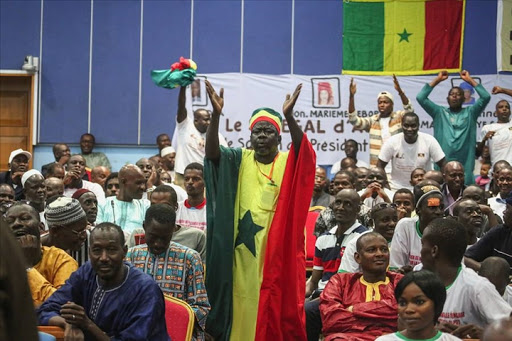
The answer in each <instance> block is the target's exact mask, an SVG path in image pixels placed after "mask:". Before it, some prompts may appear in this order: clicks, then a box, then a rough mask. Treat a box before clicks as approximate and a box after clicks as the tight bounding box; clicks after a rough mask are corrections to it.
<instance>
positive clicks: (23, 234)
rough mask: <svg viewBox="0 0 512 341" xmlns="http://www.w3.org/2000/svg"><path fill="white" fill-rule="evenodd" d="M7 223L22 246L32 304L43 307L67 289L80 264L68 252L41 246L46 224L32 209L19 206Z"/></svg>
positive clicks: (24, 205) (9, 211)
mask: <svg viewBox="0 0 512 341" xmlns="http://www.w3.org/2000/svg"><path fill="white" fill-rule="evenodd" d="M5 221H6V222H7V225H8V226H9V228H10V229H11V231H12V233H13V234H14V236H15V237H16V239H17V240H18V242H19V243H20V245H21V249H22V250H23V254H24V256H25V264H26V268H27V277H28V282H29V286H30V291H31V292H32V300H33V301H34V305H35V306H39V305H40V304H41V303H43V302H44V301H45V300H47V299H48V297H50V296H51V295H52V294H53V293H54V292H55V291H56V290H57V289H58V288H60V287H61V286H63V285H64V282H66V280H67V279H68V278H69V276H70V275H71V274H72V273H73V272H74V271H76V269H78V264H77V263H76V261H75V260H74V259H73V258H71V256H70V255H68V254H67V253H66V252H65V251H64V250H61V249H59V248H56V247H46V246H41V241H40V235H39V230H40V228H41V227H42V223H41V221H40V220H39V214H38V213H37V211H36V210H35V208H33V207H32V206H30V205H27V204H22V203H15V204H14V205H13V206H12V207H11V208H9V210H7V213H6V215H5Z"/></svg>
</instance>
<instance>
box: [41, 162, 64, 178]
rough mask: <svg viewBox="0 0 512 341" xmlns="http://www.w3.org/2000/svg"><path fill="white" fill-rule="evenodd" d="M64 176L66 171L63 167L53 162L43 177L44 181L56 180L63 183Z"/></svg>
mask: <svg viewBox="0 0 512 341" xmlns="http://www.w3.org/2000/svg"><path fill="white" fill-rule="evenodd" d="M65 176H66V170H65V169H64V166H63V165H61V164H60V163H57V162H54V163H51V164H50V165H49V166H48V168H47V169H46V174H45V176H44V177H45V178H46V179H51V178H57V179H60V180H63V181H64V177H65ZM68 181H69V180H68Z"/></svg>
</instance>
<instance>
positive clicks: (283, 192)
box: [205, 81, 315, 341]
mask: <svg viewBox="0 0 512 341" xmlns="http://www.w3.org/2000/svg"><path fill="white" fill-rule="evenodd" d="M205 83H206V89H207V91H208V95H209V97H210V100H211V103H212V107H213V113H212V118H211V123H210V126H209V128H208V131H207V133H206V158H205V182H206V197H207V199H206V203H207V225H208V230H207V247H206V250H207V251H206V287H207V291H208V297H209V300H210V303H211V306H212V310H211V312H210V314H209V316H208V320H207V322H206V331H207V332H208V333H209V334H210V335H212V336H213V337H215V340H217V341H219V340H220V341H225V340H232V341H251V340H276V341H279V340H299V341H300V340H306V333H305V315H304V297H305V283H306V278H305V274H306V271H305V269H306V268H305V254H304V252H305V248H304V226H305V222H306V216H307V211H308V208H309V201H310V199H311V195H312V193H313V185H314V176H315V153H314V151H313V149H312V146H311V143H310V142H309V141H308V139H307V137H306V135H305V134H304V133H303V132H302V130H301V128H300V127H299V125H298V124H297V122H296V121H295V119H294V118H293V107H294V105H295V103H296V101H297V98H298V97H299V94H300V90H301V88H302V85H301V84H300V85H299V86H297V88H296V89H295V92H294V93H293V95H292V96H290V95H287V96H286V100H285V102H284V104H283V114H284V117H285V119H286V122H287V124H288V129H289V131H290V134H291V138H292V147H291V149H290V151H289V152H280V151H279V149H278V146H279V143H280V142H281V136H280V132H281V130H282V117H281V115H280V114H279V113H277V112H276V111H274V110H272V109H269V108H262V109H257V110H255V111H254V113H253V114H252V116H251V119H250V129H251V145H252V146H253V149H252V150H248V149H243V148H225V147H221V146H219V140H218V129H219V117H220V115H221V112H222V108H223V105H224V98H223V96H224V90H223V89H221V90H220V92H219V94H217V93H216V92H215V90H214V89H213V87H212V85H211V84H210V83H209V82H208V81H206V82H205Z"/></svg>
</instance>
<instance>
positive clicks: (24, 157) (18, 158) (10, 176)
mask: <svg viewBox="0 0 512 341" xmlns="http://www.w3.org/2000/svg"><path fill="white" fill-rule="evenodd" d="M31 158H32V154H30V153H29V152H27V151H25V150H23V149H21V148H20V149H16V150H13V151H12V152H11V155H9V163H8V165H9V170H8V171H7V172H2V173H0V184H8V185H11V186H12V187H13V188H14V193H15V195H14V199H15V200H16V201H18V200H21V199H25V196H24V195H23V186H22V184H21V177H22V176H23V173H25V172H26V171H27V170H28V162H29V161H30V159H31Z"/></svg>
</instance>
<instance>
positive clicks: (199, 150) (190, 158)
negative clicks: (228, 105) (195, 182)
mask: <svg viewBox="0 0 512 341" xmlns="http://www.w3.org/2000/svg"><path fill="white" fill-rule="evenodd" d="M185 102H186V87H181V88H180V94H179V97H178V113H177V116H176V121H177V123H178V124H177V126H176V133H177V135H178V138H177V147H176V164H175V168H174V170H175V171H176V179H175V183H176V184H177V185H180V186H181V185H183V173H184V172H185V167H186V166H187V165H189V164H191V163H192V162H198V163H200V164H203V158H204V155H205V150H204V146H205V141H206V130H207V129H208V126H209V125H210V117H211V113H210V111H209V110H206V109H197V110H196V111H194V118H193V119H191V118H190V117H188V116H187V108H186V107H185ZM219 144H220V145H221V146H224V147H227V146H228V145H227V143H226V139H225V138H224V137H223V136H222V135H221V134H220V133H219Z"/></svg>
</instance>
